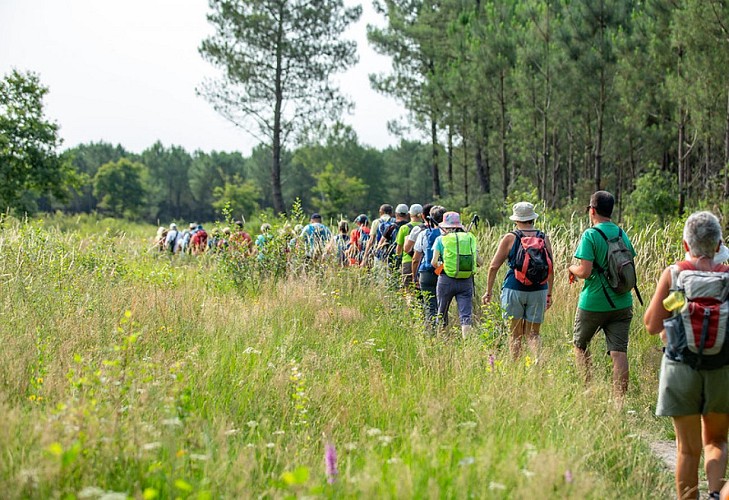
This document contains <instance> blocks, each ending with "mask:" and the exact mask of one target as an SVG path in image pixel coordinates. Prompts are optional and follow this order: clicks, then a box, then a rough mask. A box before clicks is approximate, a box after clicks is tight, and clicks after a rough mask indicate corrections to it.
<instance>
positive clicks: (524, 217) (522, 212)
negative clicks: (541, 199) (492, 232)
mask: <svg viewBox="0 0 729 500" xmlns="http://www.w3.org/2000/svg"><path fill="white" fill-rule="evenodd" d="M512 212H513V213H512V214H511V215H510V216H509V219H511V220H513V221H514V222H527V221H530V220H534V219H536V218H537V217H539V214H538V213H536V212H535V211H534V205H532V204H531V203H529V202H528V201H520V202H519V203H514V206H513V207H512Z"/></svg>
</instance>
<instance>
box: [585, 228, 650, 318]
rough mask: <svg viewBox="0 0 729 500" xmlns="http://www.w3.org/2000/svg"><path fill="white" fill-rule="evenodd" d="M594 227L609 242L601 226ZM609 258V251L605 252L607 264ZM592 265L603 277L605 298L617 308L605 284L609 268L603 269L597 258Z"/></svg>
mask: <svg viewBox="0 0 729 500" xmlns="http://www.w3.org/2000/svg"><path fill="white" fill-rule="evenodd" d="M592 229H594V230H595V231H597V232H598V233H599V234H600V236H602V239H604V240H605V243H607V242H608V237H607V235H606V234H605V233H603V232H602V230H601V229H600V228H598V227H593V228H592ZM618 230H619V231H620V232H619V233H618V236H619V237H622V230H621V229H620V228H618ZM609 251H610V249H609V248H608V250H607V252H609ZM607 260H608V256H607V253H605V262H606V264H607ZM592 265H593V267H594V268H595V269H597V273H598V275H599V276H600V278H601V279H600V284H601V285H602V293H604V294H605V298H606V299H607V301H608V304H610V307H612V308H613V309H617V307H616V306H615V302H613V299H612V298H611V297H610V294H609V293H608V291H607V287H606V286H605V273H606V272H607V270H606V269H603V267H602V266H601V265H600V264H598V263H597V260H594V261H592ZM641 304H643V302H642V301H641Z"/></svg>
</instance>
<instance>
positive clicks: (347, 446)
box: [344, 443, 357, 451]
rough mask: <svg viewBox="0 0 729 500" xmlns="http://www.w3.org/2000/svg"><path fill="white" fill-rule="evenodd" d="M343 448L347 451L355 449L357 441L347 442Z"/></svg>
mask: <svg viewBox="0 0 729 500" xmlns="http://www.w3.org/2000/svg"><path fill="white" fill-rule="evenodd" d="M344 449H345V450H347V451H354V450H356V449H357V443H347V444H345V445H344Z"/></svg>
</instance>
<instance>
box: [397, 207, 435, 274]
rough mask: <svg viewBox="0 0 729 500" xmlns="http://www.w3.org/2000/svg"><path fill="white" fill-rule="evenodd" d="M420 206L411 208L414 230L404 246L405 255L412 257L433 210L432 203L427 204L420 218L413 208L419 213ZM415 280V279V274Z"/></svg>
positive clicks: (411, 230)
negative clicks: (416, 243)
mask: <svg viewBox="0 0 729 500" xmlns="http://www.w3.org/2000/svg"><path fill="white" fill-rule="evenodd" d="M419 206H420V205H418V204H417V203H416V204H415V205H411V206H410V221H411V223H413V227H412V229H410V232H409V233H408V235H407V236H406V237H405V241H403V245H402V251H403V253H406V254H409V255H410V256H411V257H412V256H413V252H414V251H415V250H414V248H415V242H417V241H418V236H420V232H421V231H424V230H425V229H426V228H427V224H426V220H427V218H428V216H429V215H430V209H431V208H433V204H432V203H428V204H426V205H425V206H424V207H421V210H422V212H421V213H420V215H419V216H418V215H417V214H413V207H416V208H415V211H416V212H417V207H419ZM413 279H415V275H414V274H413Z"/></svg>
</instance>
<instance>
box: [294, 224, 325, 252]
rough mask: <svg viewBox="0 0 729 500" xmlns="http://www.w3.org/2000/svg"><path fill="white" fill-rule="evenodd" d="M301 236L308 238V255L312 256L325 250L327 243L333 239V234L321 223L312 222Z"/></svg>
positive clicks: (303, 230) (305, 227)
mask: <svg viewBox="0 0 729 500" xmlns="http://www.w3.org/2000/svg"><path fill="white" fill-rule="evenodd" d="M301 236H302V237H304V238H306V254H307V255H309V256H311V255H312V254H313V253H315V252H321V251H322V250H323V249H324V245H325V244H326V242H327V241H329V240H330V239H331V238H332V232H331V231H329V228H328V227H326V226H325V225H324V224H322V223H321V222H312V223H310V224H307V225H306V226H304V229H302V230H301Z"/></svg>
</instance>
